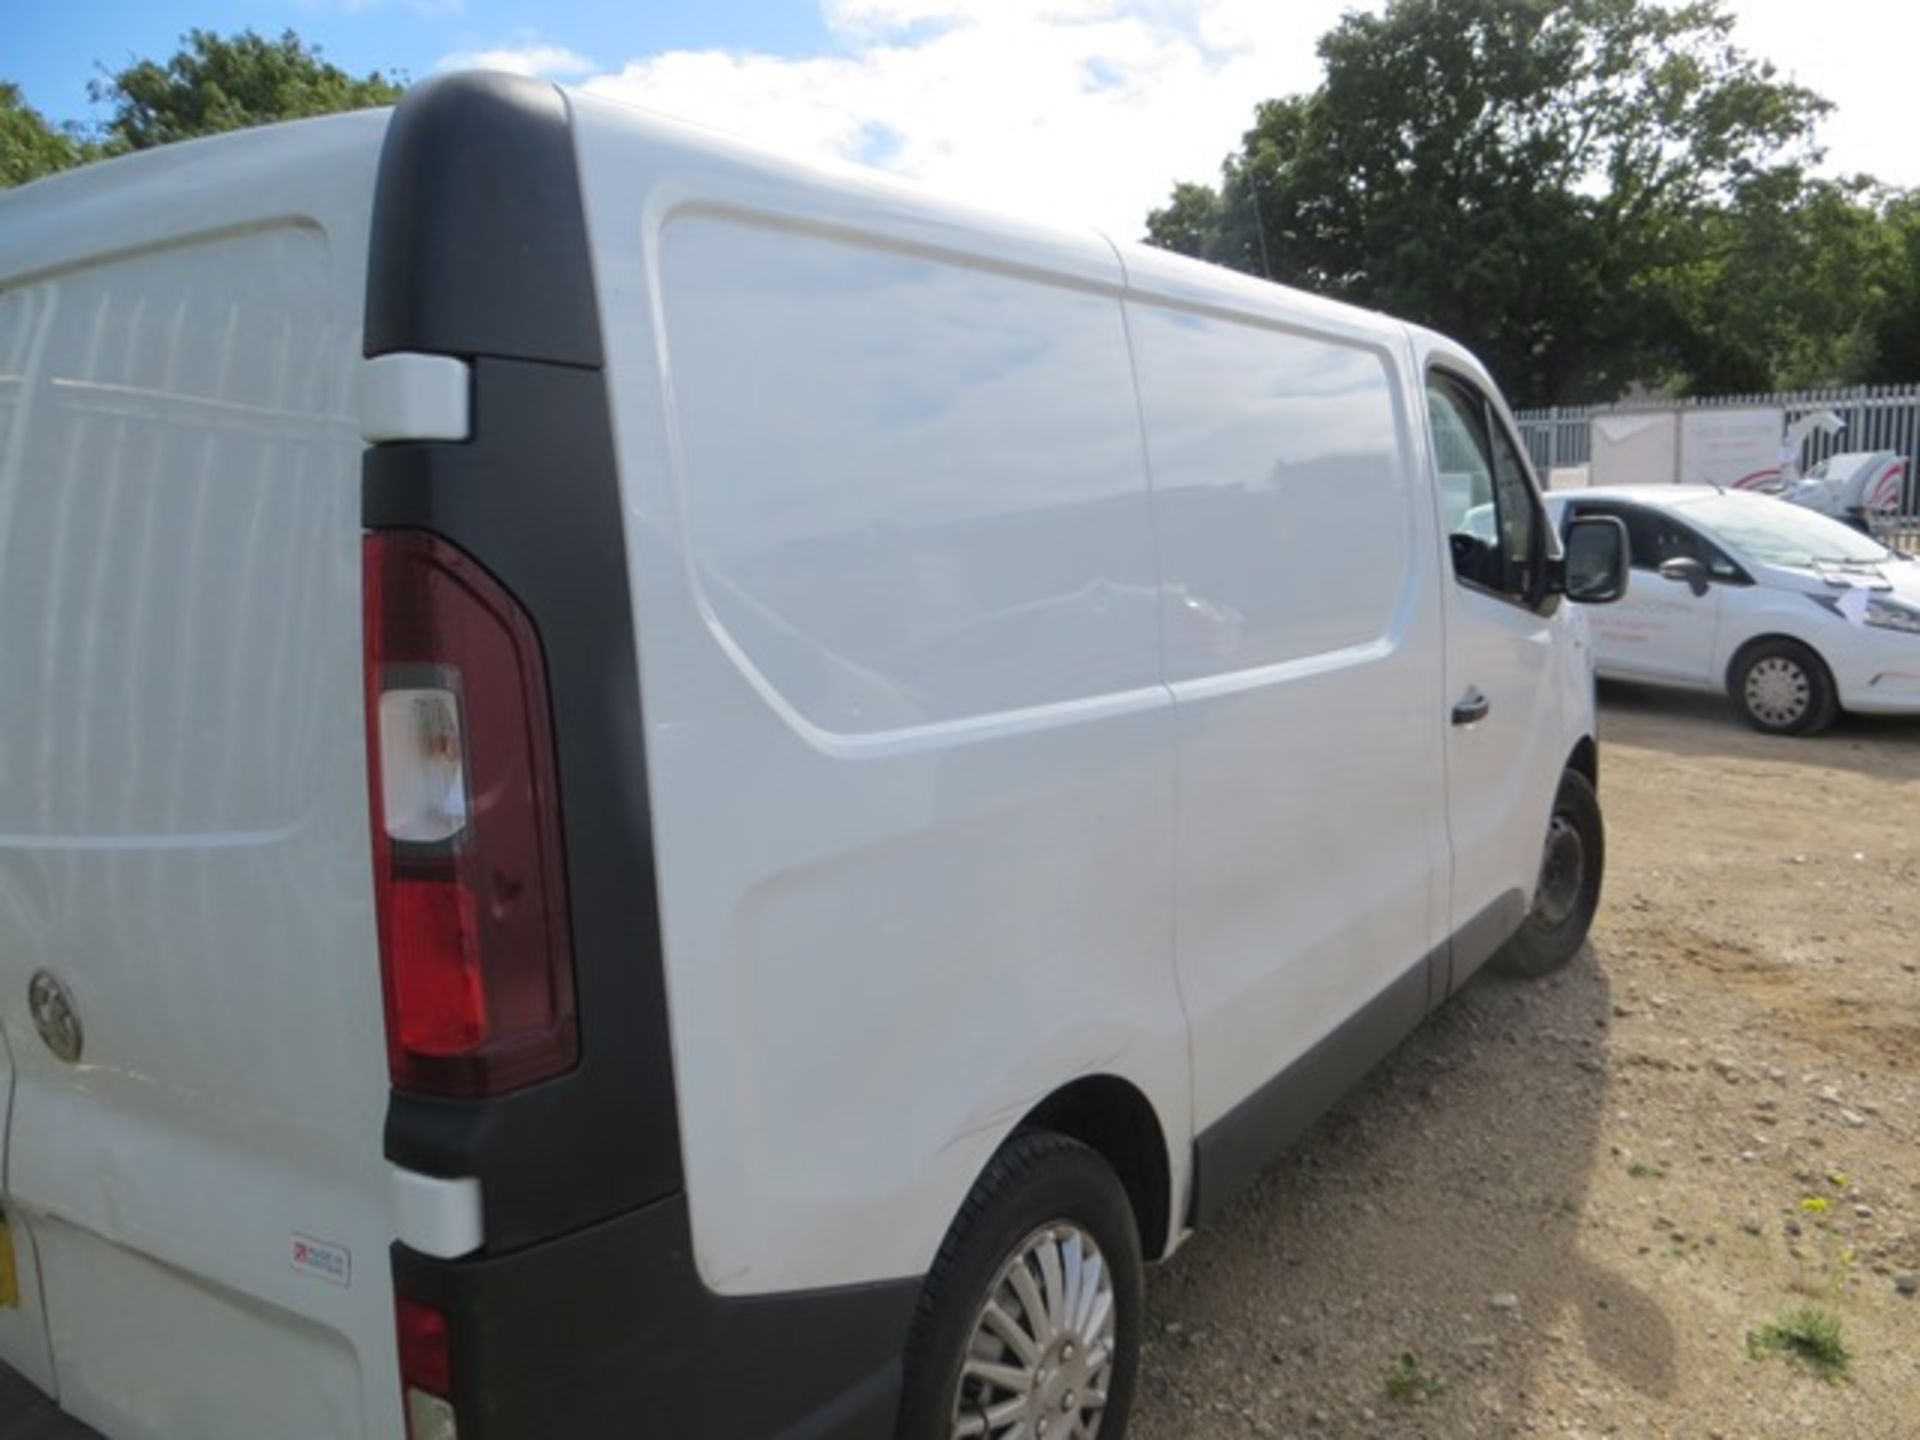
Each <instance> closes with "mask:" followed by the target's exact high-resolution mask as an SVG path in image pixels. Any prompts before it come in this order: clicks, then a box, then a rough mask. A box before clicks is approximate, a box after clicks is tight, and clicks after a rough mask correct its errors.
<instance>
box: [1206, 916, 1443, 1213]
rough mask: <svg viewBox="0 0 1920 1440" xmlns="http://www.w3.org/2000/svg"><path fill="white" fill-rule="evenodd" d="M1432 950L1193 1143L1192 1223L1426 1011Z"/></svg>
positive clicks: (1246, 1179)
mask: <svg viewBox="0 0 1920 1440" xmlns="http://www.w3.org/2000/svg"><path fill="white" fill-rule="evenodd" d="M1444 953H1445V952H1444V951H1440V952H1436V953H1435V954H1434V955H1431V956H1428V957H1427V958H1426V959H1423V960H1421V961H1420V962H1419V963H1418V964H1416V965H1414V966H1413V967H1412V968H1411V969H1409V970H1407V971H1406V972H1405V973H1404V974H1402V975H1401V976H1400V977H1399V978H1398V979H1397V980H1395V981H1393V982H1392V983H1391V984H1389V985H1388V986H1387V988H1386V989H1384V990H1382V991H1381V992H1380V993H1379V994H1378V995H1376V996H1375V997H1374V998H1373V999H1372V1000H1370V1001H1368V1002H1367V1003H1366V1005H1364V1006H1363V1007H1361V1008H1360V1009H1359V1010H1358V1011H1356V1012H1355V1013H1354V1014H1353V1015H1352V1016H1350V1017H1349V1018H1348V1019H1347V1020H1346V1021H1345V1022H1344V1023H1343V1024H1342V1025H1341V1026H1340V1027H1339V1028H1338V1029H1337V1030H1335V1031H1334V1032H1333V1033H1332V1034H1331V1035H1329V1036H1327V1037H1326V1039H1324V1040H1322V1041H1321V1042H1320V1043H1319V1044H1318V1045H1315V1046H1314V1047H1313V1048H1312V1049H1311V1050H1309V1051H1308V1052H1307V1053H1306V1054H1305V1055H1302V1056H1301V1057H1300V1058H1299V1059H1298V1060H1296V1061H1294V1062H1293V1064H1291V1065H1289V1066H1288V1067H1287V1068H1286V1069H1285V1070H1282V1071H1281V1072H1280V1073H1279V1074H1278V1075H1276V1076H1274V1077H1273V1079H1271V1080H1269V1081H1267V1083H1266V1084H1264V1085H1262V1086H1261V1087H1260V1088H1259V1089H1258V1090H1256V1091H1254V1092H1253V1094H1251V1095H1249V1096H1248V1097H1247V1098H1246V1099H1244V1100H1242V1101H1241V1102H1240V1103H1239V1104H1238V1105H1236V1106H1234V1107H1233V1109H1231V1110H1229V1111H1228V1112H1227V1113H1226V1114H1225V1115H1222V1116H1221V1117H1220V1118H1219V1119H1218V1120H1216V1121H1214V1122H1213V1124H1211V1125H1209V1126H1208V1127H1207V1128H1206V1129H1205V1130H1204V1131H1202V1132H1201V1133H1200V1135H1199V1136H1198V1137H1197V1138H1196V1139H1195V1140H1194V1142H1193V1212H1192V1213H1193V1224H1194V1225H1195V1226H1200V1225H1205V1224H1208V1223H1209V1222H1211V1221H1212V1220H1213V1219H1214V1218H1215V1217H1216V1216H1218V1215H1219V1214H1220V1212H1221V1211H1222V1210H1224V1209H1225V1208H1226V1206H1227V1203H1228V1202H1229V1201H1231V1200H1232V1199H1233V1198H1234V1196H1236V1195H1238V1194H1239V1193H1240V1192H1241V1191H1242V1190H1244V1189H1246V1187H1247V1186H1248V1185H1250V1184H1251V1183H1252V1182H1253V1181H1254V1180H1255V1179H1256V1178H1258V1176H1259V1175H1260V1172H1261V1171H1263V1170H1265V1169H1266V1168H1267V1167H1268V1166H1269V1165H1271V1164H1272V1163H1273V1162H1274V1161H1275V1160H1276V1159H1278V1158H1279V1157H1280V1156H1281V1155H1282V1154H1283V1153H1285V1151H1286V1149H1287V1147H1288V1146H1290V1145H1292V1144H1293V1142H1294V1141H1296V1140H1298V1139H1299V1138H1300V1136H1301V1135H1302V1133H1304V1132H1305V1130H1306V1129H1307V1127H1308V1126H1310V1125H1311V1124H1313V1122H1314V1121H1316V1120H1318V1119H1319V1118H1320V1117H1321V1116H1322V1115H1324V1114H1325V1113H1326V1112H1327V1111H1328V1110H1330V1109H1332V1108H1333V1106H1334V1104H1335V1102H1337V1101H1338V1100H1339V1099H1340V1097H1341V1096H1343V1095H1345V1094H1346V1093H1347V1091H1349V1090H1351V1089H1352V1088H1353V1087H1354V1085H1355V1084H1356V1083H1357V1082H1358V1081H1359V1080H1360V1078H1361V1077H1362V1076H1364V1075H1365V1074H1366V1073H1367V1072H1368V1071H1369V1070H1371V1069H1372V1068H1373V1067H1374V1066H1375V1065H1377V1064H1378V1063H1379V1062H1380V1061H1381V1060H1382V1059H1383V1058H1384V1057H1385V1056H1386V1055H1387V1054H1388V1052H1389V1051H1391V1050H1392V1049H1393V1047H1394V1046H1396V1045H1398V1044H1399V1043H1400V1042H1401V1041H1402V1040H1403V1039H1405V1038H1406V1037H1407V1036H1408V1035H1409V1034H1411V1033H1412V1031H1413V1029H1414V1027H1415V1026H1417V1025H1418V1024H1419V1023H1420V1022H1421V1021H1422V1020H1423V1019H1425V1018H1426V1015H1427V985H1428V973H1427V972H1428V970H1429V969H1430V968H1431V967H1432V966H1433V965H1435V964H1438V963H1441V962H1442V961H1443V959H1444Z"/></svg>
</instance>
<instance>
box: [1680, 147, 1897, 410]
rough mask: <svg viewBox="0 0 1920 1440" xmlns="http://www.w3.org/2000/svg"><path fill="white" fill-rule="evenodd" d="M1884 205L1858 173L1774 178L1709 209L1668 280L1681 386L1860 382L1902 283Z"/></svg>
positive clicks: (1718, 389)
mask: <svg viewBox="0 0 1920 1440" xmlns="http://www.w3.org/2000/svg"><path fill="white" fill-rule="evenodd" d="M1889 205H1890V202H1889V199H1888V197H1887V196H1886V195H1884V194H1882V193H1881V192H1879V190H1878V189H1877V187H1875V186H1874V185H1873V184H1872V183H1871V182H1869V181H1866V180H1862V179H1855V180H1849V181H1832V180H1815V181H1804V180H1802V179H1801V178H1800V177H1799V176H1797V175H1793V174H1775V175H1765V176H1760V177H1757V178H1755V179H1754V180H1751V181H1749V182H1747V183H1745V184H1743V185H1741V186H1740V187H1739V189H1738V192H1737V193H1736V195H1735V197H1734V199H1733V201H1732V202H1731V203H1730V204H1729V205H1727V206H1726V207H1724V208H1722V209H1718V210H1715V211H1712V212H1710V213H1708V214H1707V215H1706V217H1705V219H1704V221H1703V224H1702V229H1701V234H1700V237H1699V238H1700V242H1701V243H1700V245H1699V249H1698V253H1697V255H1696V257H1695V259H1694V262H1693V263H1692V265H1690V266H1689V267H1688V269H1687V271H1686V272H1685V273H1683V274H1680V275H1676V276H1675V277H1673V284H1672V285H1671V287H1670V293H1671V295H1672V296H1673V301H1674V309H1675V312H1676V313H1677V315H1678V317H1679V320H1680V324H1679V326H1678V328H1677V330H1676V332H1675V333H1676V335H1677V337H1678V338H1677V341H1676V344H1675V350H1676V353H1677V358H1678V360H1679V363H1680V368H1681V371H1682V374H1683V376H1684V380H1685V384H1686V387H1687V388H1689V389H1692V390H1696V391H1700V392H1704V393H1721V394H1726V393H1731V392H1740V391H1754V390H1769V389H1799V388H1803V387H1806V386H1814V385H1838V384H1844V383H1848V382H1851V381H1855V380H1862V379H1867V378H1870V377H1871V376H1872V375H1873V374H1874V372H1875V371H1876V369H1877V367H1878V357H1879V347H1880V343H1881V335H1880V333H1879V332H1880V330H1881V328H1882V325H1883V323H1884V317H1885V316H1886V314H1887V311H1888V306H1889V302H1890V298H1891V297H1892V295H1893V294H1894V292H1895V291H1896V290H1897V288H1898V287H1899V284H1900V281H1901V275H1900V269H1901V265H1900V261H1901V259H1902V255H1901V246H1900V237H1899V234H1898V231H1897V229H1896V228H1895V226H1894V225H1893V224H1892V223H1891V222H1890V219H1889ZM1914 373H1920V372H1913V373H1910V374H1909V376H1908V378H1914Z"/></svg>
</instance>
